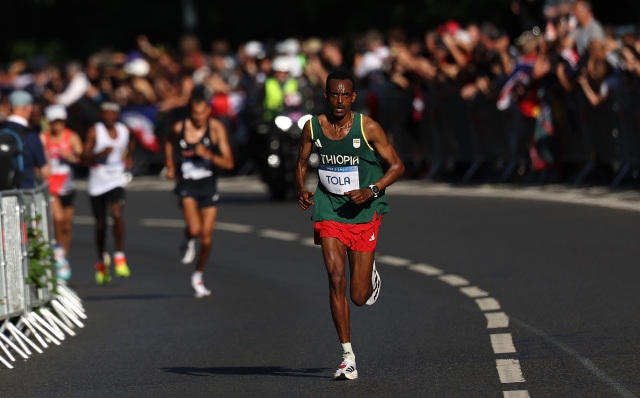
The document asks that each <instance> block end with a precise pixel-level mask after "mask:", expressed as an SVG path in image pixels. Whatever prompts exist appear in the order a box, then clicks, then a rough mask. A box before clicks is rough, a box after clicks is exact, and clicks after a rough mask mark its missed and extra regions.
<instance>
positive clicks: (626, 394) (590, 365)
mask: <svg viewBox="0 0 640 398" xmlns="http://www.w3.org/2000/svg"><path fill="white" fill-rule="evenodd" d="M513 321H514V322H515V323H517V324H518V325H520V326H522V327H523V328H525V329H527V330H529V331H530V332H532V333H533V334H536V335H538V336H540V337H542V338H543V339H545V340H546V341H548V342H550V343H551V344H553V345H555V346H556V347H558V348H560V349H561V350H562V351H564V352H566V353H567V354H569V355H571V356H573V357H574V358H576V359H577V360H578V361H580V363H581V364H582V365H583V366H584V367H585V368H587V369H589V371H590V372H591V373H593V374H594V375H596V377H598V378H599V379H600V380H602V381H603V382H605V383H606V384H607V385H609V387H611V388H613V389H614V390H616V392H617V393H618V394H619V395H620V396H621V397H625V398H634V397H635V395H633V394H632V393H631V392H629V391H628V390H627V389H626V388H624V387H623V386H622V385H621V384H620V383H618V382H617V381H615V380H614V379H613V378H611V376H609V375H608V374H606V373H605V372H603V371H602V370H600V369H599V368H598V367H597V366H596V364H594V363H593V362H591V360H589V358H586V357H584V356H582V355H581V354H580V353H579V352H577V351H575V350H574V349H573V348H571V347H569V346H567V345H565V344H564V343H561V342H560V341H558V340H556V339H555V338H553V337H551V336H549V335H548V334H546V333H545V332H543V331H542V330H539V329H536V328H534V327H533V326H531V325H528V324H526V323H524V322H522V321H520V320H518V319H514V320H513Z"/></svg>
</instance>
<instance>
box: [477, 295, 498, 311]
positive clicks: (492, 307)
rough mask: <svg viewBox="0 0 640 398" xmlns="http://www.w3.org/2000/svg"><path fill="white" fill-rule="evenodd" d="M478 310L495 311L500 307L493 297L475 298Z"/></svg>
mask: <svg viewBox="0 0 640 398" xmlns="http://www.w3.org/2000/svg"><path fill="white" fill-rule="evenodd" d="M476 304H478V307H480V311H496V310H499V309H500V303H499V302H498V300H496V299H494V298H493V297H485V298H480V299H476Z"/></svg>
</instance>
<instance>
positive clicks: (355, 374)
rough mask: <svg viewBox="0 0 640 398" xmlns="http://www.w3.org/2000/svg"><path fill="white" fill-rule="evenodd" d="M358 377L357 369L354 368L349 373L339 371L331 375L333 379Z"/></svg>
mask: <svg viewBox="0 0 640 398" xmlns="http://www.w3.org/2000/svg"><path fill="white" fill-rule="evenodd" d="M357 378H358V371H357V370H354V371H353V372H349V373H340V374H338V375H335V376H333V379H334V380H355V379H357Z"/></svg>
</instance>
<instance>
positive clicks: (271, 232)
mask: <svg viewBox="0 0 640 398" xmlns="http://www.w3.org/2000/svg"><path fill="white" fill-rule="evenodd" d="M259 235H260V236H262V237H263V238H271V239H278V240H284V241H287V242H293V241H294V240H298V239H299V236H298V234H296V233H293V232H286V231H278V230H277V229H263V230H261V231H260V233H259Z"/></svg>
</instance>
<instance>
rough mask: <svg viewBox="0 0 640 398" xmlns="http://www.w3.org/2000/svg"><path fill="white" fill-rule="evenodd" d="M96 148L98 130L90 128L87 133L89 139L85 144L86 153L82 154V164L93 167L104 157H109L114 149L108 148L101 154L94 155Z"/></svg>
mask: <svg viewBox="0 0 640 398" xmlns="http://www.w3.org/2000/svg"><path fill="white" fill-rule="evenodd" d="M95 146H96V128H95V127H94V126H91V127H89V131H87V139H86V141H85V142H84V152H83V153H82V162H83V163H84V164H86V165H87V166H91V165H92V164H94V163H95V162H96V160H97V159H99V158H100V157H102V156H107V155H109V154H110V153H111V151H112V150H113V148H111V147H109V148H106V149H105V150H104V151H102V152H100V153H93V148H95Z"/></svg>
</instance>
